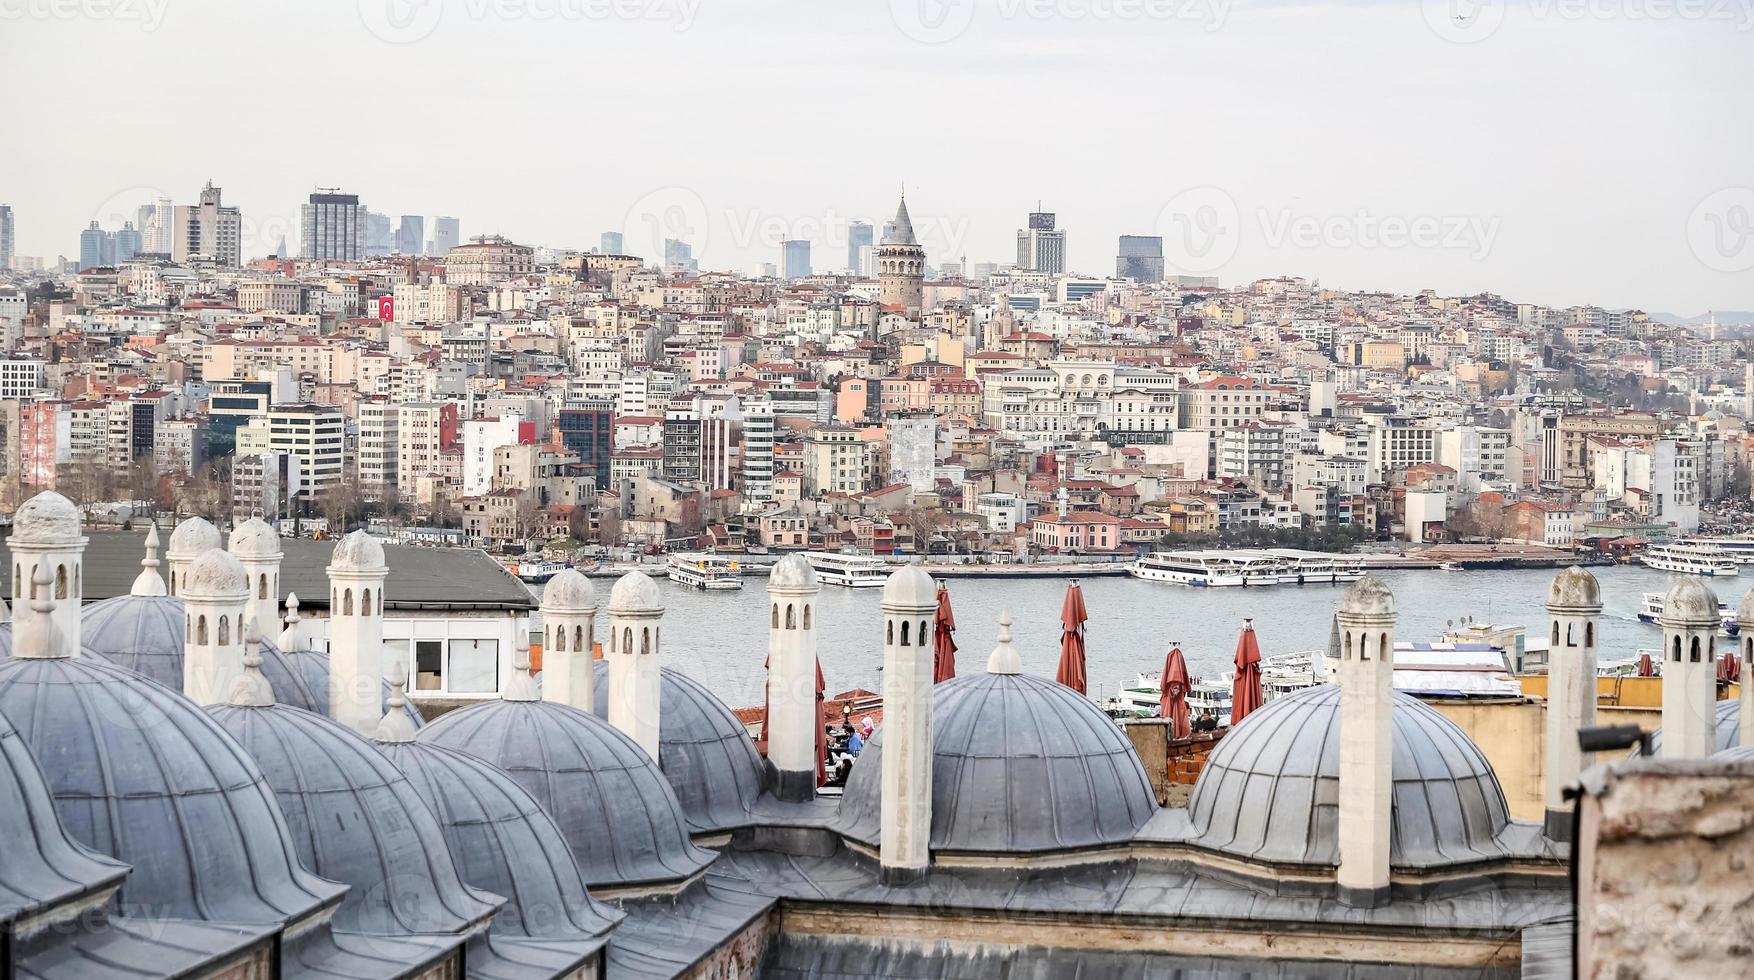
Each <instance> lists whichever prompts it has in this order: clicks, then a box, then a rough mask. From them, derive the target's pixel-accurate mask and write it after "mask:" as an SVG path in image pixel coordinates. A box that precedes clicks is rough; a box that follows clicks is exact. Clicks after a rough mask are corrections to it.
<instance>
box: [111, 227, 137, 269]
mask: <svg viewBox="0 0 1754 980" xmlns="http://www.w3.org/2000/svg"><path fill="white" fill-rule="evenodd" d="M115 241H116V255H115V263H114V264H116V265H120V264H122V263H123V262H126V261H128V260H129V259H132V258H133V257H134V256H136V255H139V254H140V252H141V248H140V229H139V228H137V227H135V225H134V222H132V221H124V222H122V230H121V231H118V232H116V234H115Z"/></svg>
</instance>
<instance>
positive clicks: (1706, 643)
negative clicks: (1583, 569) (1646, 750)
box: [1657, 575, 1722, 759]
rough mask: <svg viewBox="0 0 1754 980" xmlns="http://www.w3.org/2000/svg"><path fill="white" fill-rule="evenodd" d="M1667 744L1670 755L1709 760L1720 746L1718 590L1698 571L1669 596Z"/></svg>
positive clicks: (1665, 684)
mask: <svg viewBox="0 0 1754 980" xmlns="http://www.w3.org/2000/svg"><path fill="white" fill-rule="evenodd" d="M1657 622H1658V623H1659V624H1661V625H1662V627H1663V747H1662V753H1661V754H1662V755H1663V756H1664V757H1665V758H1670V759H1703V758H1705V757H1706V756H1708V755H1711V754H1712V751H1713V750H1714V749H1715V748H1716V746H1717V661H1716V658H1715V657H1713V656H1712V644H1713V642H1714V641H1715V640H1716V638H1717V631H1718V628H1719V627H1720V626H1721V625H1722V621H1721V617H1720V616H1719V614H1718V610H1717V594H1716V593H1714V592H1712V591H1711V590H1710V589H1708V588H1706V586H1705V583H1704V582H1703V581H1701V580H1700V579H1699V578H1698V577H1697V576H1692V575H1688V576H1685V577H1682V578H1678V579H1676V581H1675V584H1674V585H1672V586H1670V587H1669V591H1668V593H1667V594H1666V595H1664V596H1663V614H1662V616H1660V617H1659V618H1658V620H1657Z"/></svg>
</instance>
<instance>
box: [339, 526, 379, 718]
mask: <svg viewBox="0 0 1754 980" xmlns="http://www.w3.org/2000/svg"><path fill="white" fill-rule="evenodd" d="M327 571H328V573H329V716H330V717H332V718H334V719H335V720H336V721H338V722H341V723H342V724H343V725H346V726H347V727H349V728H351V729H353V730H354V731H356V732H359V733H360V734H362V735H366V736H368V737H369V736H370V735H371V733H372V732H373V731H374V730H376V729H377V727H378V722H379V721H380V720H381V719H382V718H383V714H384V708H383V678H384V664H383V650H384V581H385V580H386V579H388V578H389V577H390V569H389V567H388V566H387V565H385V564H384V548H383V546H382V545H380V544H378V542H377V541H376V540H374V539H373V538H372V537H371V536H370V535H368V534H366V533H365V532H364V531H354V532H353V533H352V534H349V535H347V536H346V537H344V538H342V539H341V540H340V541H339V542H337V543H336V545H335V550H334V552H333V553H331V554H330V556H329V567H328V570H327Z"/></svg>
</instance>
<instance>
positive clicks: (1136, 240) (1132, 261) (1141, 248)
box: [1115, 235, 1163, 282]
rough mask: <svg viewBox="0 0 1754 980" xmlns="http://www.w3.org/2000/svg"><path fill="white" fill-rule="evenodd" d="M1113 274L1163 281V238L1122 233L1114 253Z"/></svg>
mask: <svg viewBox="0 0 1754 980" xmlns="http://www.w3.org/2000/svg"><path fill="white" fill-rule="evenodd" d="M1115 275H1116V276H1119V277H1120V278H1122V279H1133V280H1136V281H1138V282H1162V281H1163V239H1162V238H1160V237H1158V236H1157V235H1122V236H1121V245H1120V251H1119V252H1117V253H1116V254H1115Z"/></svg>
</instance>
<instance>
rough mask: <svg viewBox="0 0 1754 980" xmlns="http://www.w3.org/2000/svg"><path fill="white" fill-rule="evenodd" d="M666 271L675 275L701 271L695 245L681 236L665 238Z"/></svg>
mask: <svg viewBox="0 0 1754 980" xmlns="http://www.w3.org/2000/svg"><path fill="white" fill-rule="evenodd" d="M664 271H665V272H667V273H669V274H670V275H673V276H692V275H694V274H695V273H697V272H699V271H700V263H699V262H696V261H695V260H694V246H693V245H690V244H688V243H687V242H685V241H683V240H682V239H680V238H666V239H664Z"/></svg>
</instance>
